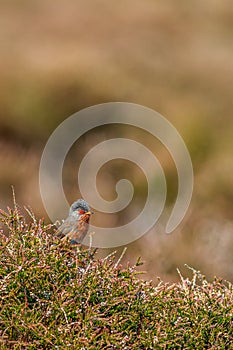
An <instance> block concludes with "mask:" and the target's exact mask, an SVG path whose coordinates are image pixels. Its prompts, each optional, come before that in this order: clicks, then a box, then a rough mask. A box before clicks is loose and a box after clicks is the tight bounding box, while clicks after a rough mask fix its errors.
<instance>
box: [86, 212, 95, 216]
mask: <svg viewBox="0 0 233 350" xmlns="http://www.w3.org/2000/svg"><path fill="white" fill-rule="evenodd" d="M85 214H86V215H91V214H94V212H93V211H87V212H86V213H85Z"/></svg>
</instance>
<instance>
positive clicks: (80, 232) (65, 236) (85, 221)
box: [55, 199, 93, 244]
mask: <svg viewBox="0 0 233 350" xmlns="http://www.w3.org/2000/svg"><path fill="white" fill-rule="evenodd" d="M91 214H93V212H92V211H91V209H90V207H89V205H88V204H87V202H86V201H85V200H84V199H78V200H76V201H75V202H74V203H73V204H72V205H71V207H70V210H69V215H68V217H67V218H66V219H65V221H64V222H63V223H62V224H61V226H60V227H59V228H58V229H57V231H56V232H55V235H56V236H57V237H58V238H60V239H61V241H68V242H69V243H70V244H81V243H82V241H83V239H84V237H85V236H86V234H87V232H88V228H89V221H90V216H91Z"/></svg>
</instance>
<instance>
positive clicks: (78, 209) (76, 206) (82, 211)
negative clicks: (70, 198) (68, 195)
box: [69, 199, 93, 218]
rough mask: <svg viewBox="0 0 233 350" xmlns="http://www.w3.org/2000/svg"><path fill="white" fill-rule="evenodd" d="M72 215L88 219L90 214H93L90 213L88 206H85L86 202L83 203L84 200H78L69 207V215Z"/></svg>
mask: <svg viewBox="0 0 233 350" xmlns="http://www.w3.org/2000/svg"><path fill="white" fill-rule="evenodd" d="M72 214H76V215H77V214H78V215H80V216H82V215H85V217H87V218H88V217H90V215H91V214H93V212H92V211H91V209H90V207H89V205H88V204H87V202H85V200H84V199H78V200H77V201H75V202H74V203H73V204H72V205H71V207H70V212H69V215H72Z"/></svg>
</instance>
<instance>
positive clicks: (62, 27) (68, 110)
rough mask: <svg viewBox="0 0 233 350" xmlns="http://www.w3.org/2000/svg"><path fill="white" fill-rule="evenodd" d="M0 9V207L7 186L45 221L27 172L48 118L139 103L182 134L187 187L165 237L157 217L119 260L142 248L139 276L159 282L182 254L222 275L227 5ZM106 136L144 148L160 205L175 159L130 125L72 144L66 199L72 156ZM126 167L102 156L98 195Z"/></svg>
mask: <svg viewBox="0 0 233 350" xmlns="http://www.w3.org/2000/svg"><path fill="white" fill-rule="evenodd" d="M0 6H1V9H0V26H1V30H0V38H1V45H0V57H1V63H0V74H1V80H0V87H1V88H0V150H1V151H0V162H1V171H0V190H1V192H0V195H1V197H0V206H1V208H3V209H4V208H6V206H7V205H9V206H12V193H11V188H10V185H11V184H13V185H14V187H15V191H16V197H17V201H18V203H19V204H20V205H21V206H22V207H23V205H30V206H31V207H32V208H33V210H34V212H35V213H36V215H38V216H44V217H45V218H46V213H45V209H44V208H43V205H42V201H41V198H40V193H39V186H38V169H39V162H40V157H41V154H42V151H43V148H44V146H45V143H46V140H47V139H48V137H49V135H50V134H51V132H52V131H53V130H54V129H55V128H56V126H58V125H59V123H60V122H61V121H62V120H64V119H66V118H67V117H68V116H69V115H71V114H72V113H74V112H77V111H78V110H80V109H82V108H84V107H88V106H91V105H93V104H97V103H102V102H109V101H127V102H134V103H138V104H142V105H145V106H148V107H150V108H153V109H155V110H156V111H158V112H159V113H161V114H162V115H163V116H165V117H166V118H167V119H168V120H169V121H170V122H171V123H172V124H173V125H174V126H175V127H176V128H177V129H178V131H179V132H180V134H181V135H182V137H183V138H184V140H185V142H186V144H187V147H188V149H189V151H190V154H191V157H192V161H193V166H194V174H195V187H194V193H193V199H192V203H191V206H190V209H189V212H188V215H187V216H186V218H185V220H184V222H183V224H182V225H181V226H180V227H179V229H177V230H176V232H174V233H173V234H172V235H169V236H167V235H165V234H164V233H163V230H164V228H163V225H162V221H161V223H160V224H159V225H158V226H157V227H156V228H155V229H154V230H152V231H151V232H149V233H148V234H147V235H145V236H144V237H143V238H142V239H140V240H138V241H137V242H135V243H134V244H131V245H130V246H129V247H128V251H127V253H126V256H125V261H128V260H129V261H131V262H133V261H135V259H136V257H138V256H139V255H141V256H142V259H143V260H144V261H145V262H146V263H145V265H144V269H146V270H147V271H148V272H149V276H150V277H155V276H157V275H159V276H161V277H162V278H164V279H166V280H175V279H177V272H176V267H179V268H180V270H181V271H182V272H183V273H184V274H185V275H186V274H187V273H188V272H187V270H186V269H185V268H184V264H185V263H187V264H189V265H191V266H193V267H194V268H196V269H200V270H201V271H202V272H203V273H205V274H207V276H209V277H210V278H212V277H213V276H214V275H218V276H221V277H223V278H227V279H231V280H233V272H232V271H233V270H232V264H233V254H232V250H233V224H232V209H233V176H232V173H233V159H232V149H233V147H232V146H233V141H232V131H233V123H232V86H233V74H232V73H233V65H232V61H233V44H232V34H233V8H232V2H231V1H226V0H223V1H217V0H216V1H215V0H206V1H199V0H195V1H194V0H191V1H166V2H165V1H164V2H163V1H149V0H148V1H144V2H143V1H138V0H135V1H128V0H127V1H120V2H112V1H107V0H106V1H105V0H103V1H86V0H85V1H70V2H64V1H60V0H58V1H54V2H49V1H44V0H40V1H33V2H32V1H21V2H18V1H2V2H1V5H0ZM115 133H116V134H117V135H121V136H122V135H124V136H126V137H129V136H130V137H133V138H134V139H136V140H139V141H140V142H142V143H144V144H145V145H147V144H148V145H152V147H153V148H154V150H155V151H156V153H157V156H158V158H159V159H160V161H161V163H162V165H163V168H164V170H165V172H166V176H167V181H168V189H169V193H168V200H167V208H168V209H169V207H170V206H171V205H172V203H173V200H174V198H175V195H176V190H177V176H176V171H175V168H174V164H173V162H172V160H171V159H170V157H169V155H168V153H167V152H166V150H165V149H164V148H163V147H162V146H161V145H160V144H159V143H158V142H156V141H154V140H150V139H149V138H148V136H146V135H144V134H143V133H142V134H141V133H138V131H136V130H133V129H130V128H129V129H127V130H122V129H121V128H119V130H116V131H114V132H113V131H112V129H111V128H104V129H101V130H100V129H99V130H95V132H92V133H89V134H88V135H86V136H85V137H83V138H82V139H81V140H79V141H78V142H77V144H76V147H74V149H73V150H72V151H71V154H70V155H69V156H68V158H67V161H66V164H65V165H66V166H65V169H64V188H65V191H66V194H67V198H68V199H69V201H70V202H72V201H73V200H74V199H76V198H77V197H79V191H78V188H77V185H76V177H75V176H76V172H77V167H78V162H79V160H81V158H82V156H83V155H84V154H85V152H86V151H87V150H88V149H89V148H90V147H91V146H92V145H94V144H96V143H98V142H101V140H103V139H107V138H110V137H112V136H115ZM74 156H75V157H76V158H75V162H74V161H73V159H74ZM128 167H129V165H128V164H125V163H124V162H123V163H121V164H118V163H117V162H116V163H114V164H112V165H111V164H109V166H107V165H106V169H105V170H103V173H102V176H103V178H102V180H101V177H100V179H99V186H100V190H101V192H102V194H103V195H104V196H105V197H106V199H112V198H113V197H114V182H115V180H117V179H119V178H120V177H121V175H122V174H124V173H129V170H128ZM131 178H132V179H133V180H134V182H135V191H136V192H135V193H136V199H137V203H140V200H141V201H142V202H143V200H144V193H145V191H144V189H145V184H144V181H143V176H142V174H141V173H140V172H139V170H138V169H136V168H135V167H132V169H131ZM111 188H112V190H111ZM132 205H133V204H132ZM65 216H66V213H64V217H65ZM128 218H129V211H126V212H125V213H121V214H120V215H119V216H116V215H115V216H114V217H113V216H107V215H105V216H104V215H102V214H101V213H98V212H97V213H96V215H95V217H94V218H93V223H94V224H103V225H108V224H112V225H115V224H116V223H117V224H118V223H122V222H127V219H128ZM47 220H48V218H47ZM120 251H121V250H118V254H120ZM102 254H106V252H102Z"/></svg>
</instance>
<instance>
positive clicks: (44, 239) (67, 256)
mask: <svg viewBox="0 0 233 350" xmlns="http://www.w3.org/2000/svg"><path fill="white" fill-rule="evenodd" d="M29 214H30V215H31V218H32V220H26V219H25V217H23V216H22V215H21V214H20V212H19V210H17V208H15V209H14V210H11V209H8V212H3V211H1V217H0V220H1V222H2V227H3V226H5V227H6V228H7V229H8V231H9V232H8V236H5V235H3V234H2V237H1V242H0V254H1V259H0V261H1V263H0V297H1V299H0V342H1V343H0V348H1V349H68V348H70V349H83V350H84V349H179V348H180V349H181V348H182V349H207V348H208V349H227V348H230V347H231V346H232V336H233V329H232V316H233V306H232V299H233V298H232V285H231V284H230V283H229V282H223V281H222V280H219V279H216V280H214V281H213V282H212V283H209V282H207V281H206V279H205V278H204V277H203V276H202V275H200V273H198V272H196V271H193V278H192V280H189V279H183V277H182V276H181V281H180V283H174V284H168V283H164V282H161V281H159V283H158V285H157V286H155V285H153V283H152V282H148V281H143V280H141V279H139V278H138V272H137V270H136V266H137V265H140V264H141V263H140V260H138V262H137V263H136V266H134V267H130V266H127V267H126V268H123V267H122V266H120V265H119V263H116V261H115V259H114V257H113V256H108V257H106V258H104V259H97V258H96V256H95V251H93V250H92V249H83V248H81V247H79V248H77V247H76V248H71V247H70V246H69V245H67V244H61V243H60V242H57V241H56V238H55V237H54V236H53V235H51V234H49V230H51V226H49V225H47V226H46V225H45V224H44V222H43V221H42V220H39V221H38V220H36V219H35V218H34V216H33V215H32V213H30V212H29Z"/></svg>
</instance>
